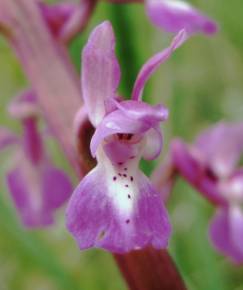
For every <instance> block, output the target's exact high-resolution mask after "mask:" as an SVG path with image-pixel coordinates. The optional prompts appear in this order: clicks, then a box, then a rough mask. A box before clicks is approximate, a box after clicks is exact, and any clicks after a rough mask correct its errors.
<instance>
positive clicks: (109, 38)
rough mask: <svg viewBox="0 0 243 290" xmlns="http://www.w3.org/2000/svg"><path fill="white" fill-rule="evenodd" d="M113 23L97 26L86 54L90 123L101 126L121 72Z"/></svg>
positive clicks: (84, 82) (84, 68) (84, 83)
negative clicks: (106, 104) (106, 106)
mask: <svg viewBox="0 0 243 290" xmlns="http://www.w3.org/2000/svg"><path fill="white" fill-rule="evenodd" d="M114 49H115V37H114V33H113V29H112V26H111V24H110V22H108V21H105V22H103V23H102V24H100V25H99V26H97V27H96V28H95V29H94V30H93V32H92V33H91V36H90V38H89V41H88V43H87V44H86V46H85V48H84V50H83V54H82V91H83V98H84V102H85V105H86V108H87V111H88V115H89V118H90V121H91V122H92V124H93V125H94V126H97V125H98V124H99V123H100V122H101V120H102V118H103V117H104V115H105V100H106V99H107V98H113V97H115V93H116V89H117V87H118V84H119V81H120V68H119V64H118V61H117V59H116V56H115V52H114Z"/></svg>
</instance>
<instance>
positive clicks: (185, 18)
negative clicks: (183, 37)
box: [145, 0, 218, 35]
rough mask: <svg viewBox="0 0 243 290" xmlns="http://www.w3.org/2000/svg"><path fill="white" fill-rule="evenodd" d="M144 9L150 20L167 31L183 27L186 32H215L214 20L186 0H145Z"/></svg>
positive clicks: (209, 33) (216, 28) (176, 30)
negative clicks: (185, 0)
mask: <svg viewBox="0 0 243 290" xmlns="http://www.w3.org/2000/svg"><path fill="white" fill-rule="evenodd" d="M145 3H146V10H147V14H148V17H149V18H150V20H151V22H152V23H153V24H154V25H156V26H158V27H159V28H162V29H164V30H166V31H168V32H172V33H177V32H178V31H179V30H181V29H185V30H186V31H187V32H188V34H195V33H204V34H207V35H212V34H214V33H216V32H217V30H218V27H217V24H216V22H215V21H213V20H212V19H210V18H209V17H207V16H205V15H204V14H202V13H201V12H200V11H199V10H197V9H195V8H194V7H192V6H191V5H189V4H188V3H187V2H184V1H180V0H173V1H172V0H146V1H145Z"/></svg>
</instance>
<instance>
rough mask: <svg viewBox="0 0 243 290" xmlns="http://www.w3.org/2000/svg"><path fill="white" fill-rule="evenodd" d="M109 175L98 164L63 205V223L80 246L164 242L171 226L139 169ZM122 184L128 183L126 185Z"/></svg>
mask: <svg viewBox="0 0 243 290" xmlns="http://www.w3.org/2000/svg"><path fill="white" fill-rule="evenodd" d="M124 172H126V173H125V175H126V177H123V176H122V177H121V176H119V175H117V176H113V173H111V171H110V170H106V168H105V167H103V166H102V165H101V164H100V165H98V167H96V168H95V169H94V170H92V171H91V172H90V173H89V174H88V175H87V176H86V177H85V178H84V179H83V180H82V181H81V183H80V184H79V186H78V187H77V189H76V190H75V192H74V194H73V195H72V197H71V200H70V202H69V205H68V208H67V227H68V229H69V231H70V232H71V233H72V234H73V235H74V237H75V238H76V240H77V242H78V245H79V247H80V249H87V248H89V247H99V248H104V249H106V250H108V251H111V252H117V253H123V252H128V251H131V250H134V249H140V248H143V247H145V246H148V245H153V246H154V247H155V248H158V249H159V248H164V247H166V246H167V243H168V237H169V235H170V232H171V228H170V225H169V221H168V216H167V212H166V210H165V208H164V206H163V205H162V202H161V198H160V195H159V194H158V193H157V192H156V191H155V190H154V188H152V186H151V184H150V182H149V180H148V179H147V178H146V177H145V176H144V175H143V174H142V173H139V172H136V175H134V176H133V181H131V180H130V177H129V169H128V171H124ZM126 185H127V186H128V187H126Z"/></svg>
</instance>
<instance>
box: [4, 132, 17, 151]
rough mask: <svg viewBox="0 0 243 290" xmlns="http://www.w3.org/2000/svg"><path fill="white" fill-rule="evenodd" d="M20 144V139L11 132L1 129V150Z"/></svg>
mask: <svg viewBox="0 0 243 290" xmlns="http://www.w3.org/2000/svg"><path fill="white" fill-rule="evenodd" d="M16 143H18V137H17V136H16V135H15V134H14V133H12V132H11V131H10V130H8V129H7V128H4V127H0V150H2V149H5V148H6V147H8V146H10V145H13V144H16Z"/></svg>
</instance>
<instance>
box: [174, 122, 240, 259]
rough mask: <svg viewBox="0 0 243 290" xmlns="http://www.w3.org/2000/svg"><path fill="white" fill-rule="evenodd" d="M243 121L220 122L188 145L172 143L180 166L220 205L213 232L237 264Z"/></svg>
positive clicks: (218, 244)
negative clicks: (239, 163) (193, 143)
mask: <svg viewBox="0 0 243 290" xmlns="http://www.w3.org/2000/svg"><path fill="white" fill-rule="evenodd" d="M242 152H243V123H235V124H230V123H219V124H218V125H217V126H215V127H213V128H210V129H208V130H207V131H205V132H203V133H202V134H201V135H200V136H199V137H198V139H197V140H196V142H195V145H193V146H191V147H188V146H187V145H186V144H184V143H183V142H182V141H180V140H176V141H174V142H173V144H172V156H173V160H174V164H175V166H176V168H177V169H178V170H179V172H180V174H181V175H182V176H184V177H185V178H186V180H188V181H189V182H190V183H191V184H192V185H193V186H194V187H195V188H196V189H198V190H199V192H201V193H202V194H203V195H204V196H205V197H206V198H208V199H209V200H210V201H211V202H212V203H213V204H214V205H215V206H216V208H217V211H216V215H215V216H214V218H213V220H212V222H211V225H210V229H209V235H210V237H211V240H212V242H213V244H214V246H215V247H216V248H217V249H218V250H219V251H220V252H221V253H223V254H225V255H227V256H229V257H230V258H231V259H232V260H233V261H235V262H236V263H243V168H242V167H241V168H240V167H239V168H237V163H238V162H239V160H240V155H241V154H242Z"/></svg>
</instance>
